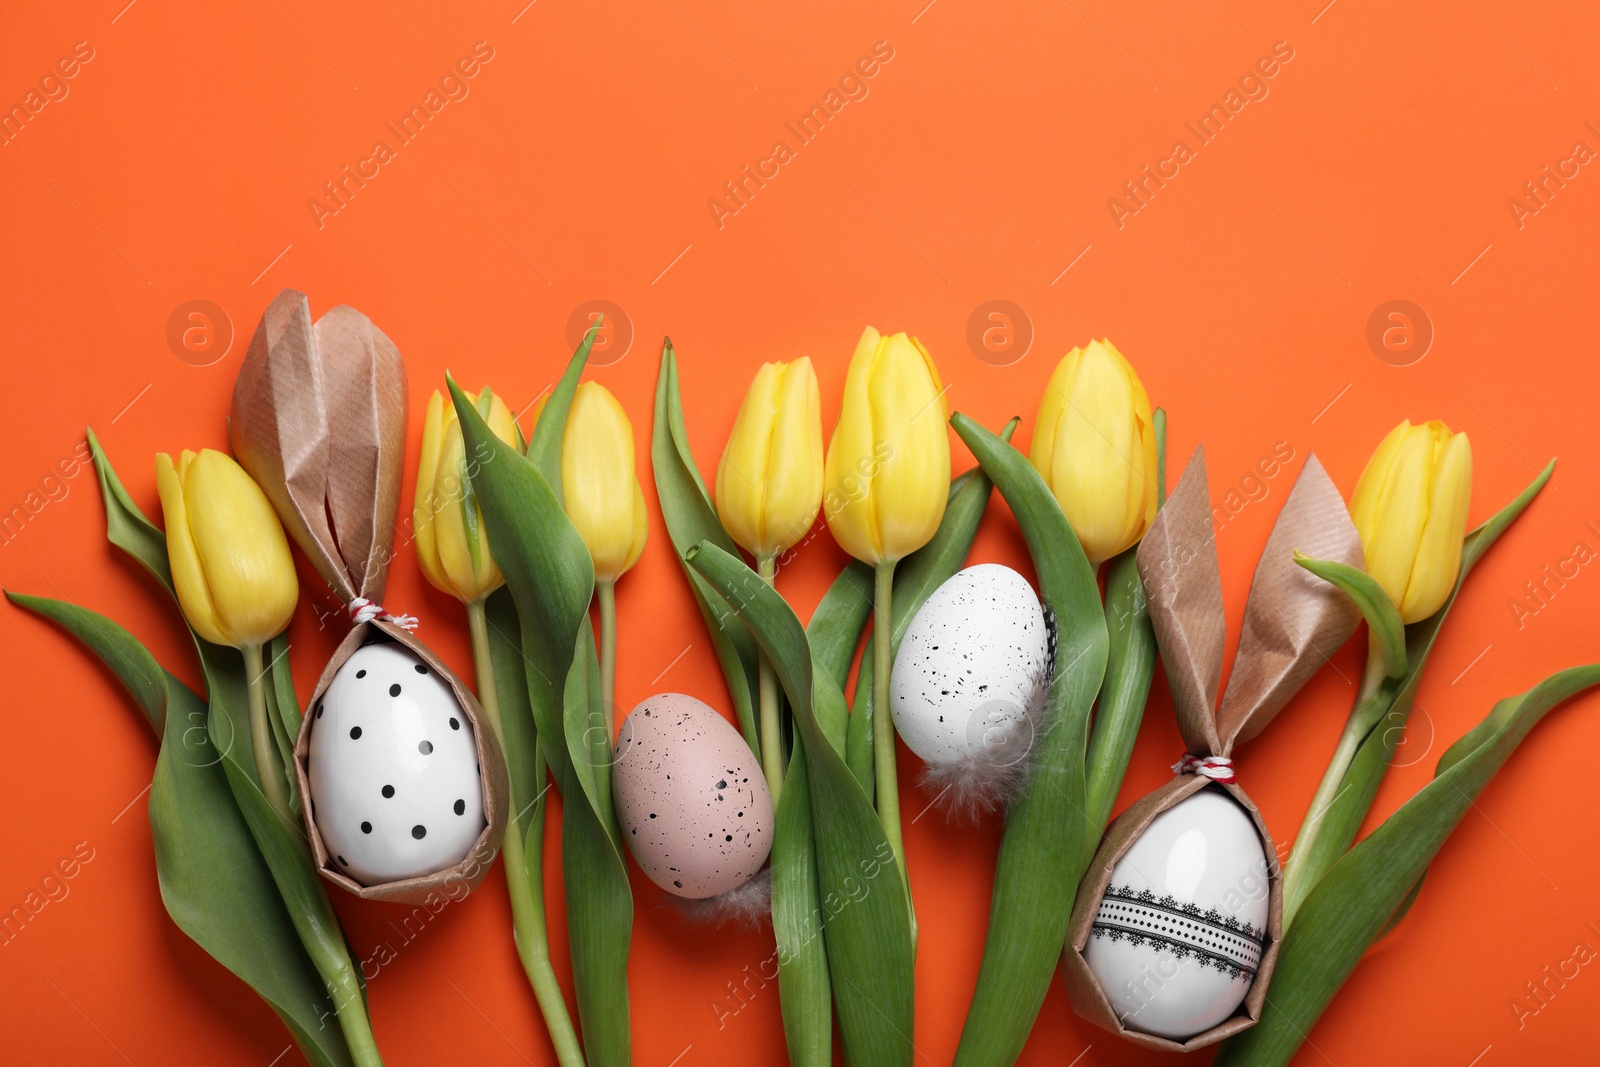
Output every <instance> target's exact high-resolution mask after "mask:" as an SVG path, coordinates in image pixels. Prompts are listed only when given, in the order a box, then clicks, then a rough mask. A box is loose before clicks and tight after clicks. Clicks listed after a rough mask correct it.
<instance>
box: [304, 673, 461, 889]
mask: <svg viewBox="0 0 1600 1067" xmlns="http://www.w3.org/2000/svg"><path fill="white" fill-rule="evenodd" d="M309 714H311V715H312V716H314V719H313V721H312V724H311V741H310V748H309V752H308V762H307V768H306V770H307V777H308V778H309V780H310V783H311V802H312V804H313V808H312V813H313V817H314V819H315V821H316V824H317V829H318V830H319V831H321V833H322V840H323V842H324V843H325V844H326V845H327V848H328V855H329V857H330V859H331V861H332V862H333V863H334V864H337V865H338V868H339V870H340V871H342V872H343V873H345V874H347V875H349V876H350V877H351V878H353V879H355V880H356V881H357V882H360V883H361V884H363V885H380V884H382V883H384V882H393V881H397V880H399V879H402V878H415V877H418V876H420V875H425V874H432V873H434V872H435V871H441V870H444V869H445V868H447V867H451V866H454V865H455V864H457V863H459V862H461V861H462V860H463V859H465V858H466V855H467V852H468V851H469V850H470V849H471V848H472V844H473V842H474V841H476V840H477V838H478V835H479V834H480V833H481V832H482V831H483V825H484V823H483V785H482V782H481V772H480V770H479V768H478V751H477V746H476V743H475V739H474V738H473V735H472V724H471V723H470V722H468V721H467V717H466V716H465V715H463V714H462V712H461V706H460V705H459V704H458V703H457V702H456V697H455V693H454V692H453V691H452V690H451V688H450V686H449V685H448V684H446V683H445V681H444V680H443V679H441V678H440V677H439V676H438V675H436V674H435V673H434V672H433V671H432V670H430V669H429V668H428V666H427V665H426V664H424V663H423V662H422V661H421V660H420V659H418V658H417V657H416V655H414V654H413V653H412V652H411V651H410V650H409V649H407V648H406V647H405V646H403V645H400V644H394V643H386V644H372V645H365V646H363V647H361V648H359V649H357V650H356V652H355V654H354V655H352V656H351V657H350V658H349V659H348V660H346V661H345V662H344V665H343V666H341V667H340V668H339V671H338V673H337V674H335V675H334V678H333V682H332V684H330V685H329V686H328V689H327V692H325V693H324V694H323V695H322V699H321V700H319V701H318V702H317V703H316V705H315V706H313V708H312V709H311V711H310V713H309Z"/></svg>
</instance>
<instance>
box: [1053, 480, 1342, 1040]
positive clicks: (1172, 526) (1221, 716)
mask: <svg viewBox="0 0 1600 1067" xmlns="http://www.w3.org/2000/svg"><path fill="white" fill-rule="evenodd" d="M1296 549H1299V550H1300V551H1302V552H1304V553H1305V554H1307V555H1309V556H1314V557H1316V558H1318V559H1331V560H1338V561H1340V562H1342V563H1348V564H1350V565H1351V566H1353V567H1360V566H1362V565H1363V557H1362V553H1361V539H1360V537H1359V535H1358V534H1357V533H1356V530H1355V526H1354V524H1353V523H1352V522H1351V521H1350V516H1349V513H1348V512H1347V511H1346V510H1345V506H1344V501H1343V499H1342V498H1341V497H1340V496H1339V491H1338V489H1337V488H1336V487H1335V486H1334V484H1333V482H1332V480H1331V479H1329V477H1328V475H1327V472H1326V471H1324V470H1323V469H1322V464H1321V463H1320V462H1318V461H1317V458H1316V456H1314V455H1313V456H1311V457H1310V458H1309V459H1308V460H1307V461H1306V465H1305V468H1304V469H1303V470H1302V471H1301V472H1300V476H1299V477H1298V478H1297V479H1296V480H1295V484H1294V488H1293V489H1292V490H1291V491H1290V493H1289V499H1288V500H1287V501H1285V503H1284V506H1283V510H1282V512H1281V513H1280V514H1279V516H1278V521H1277V523H1276V524H1275V525H1274V526H1273V529H1272V534H1271V536H1269V537H1268V539H1267V545H1266V548H1265V549H1264V550H1263V551H1262V554H1261V560H1260V562H1259V563H1258V564H1257V565H1256V573H1255V577H1254V579H1253V580H1252V581H1251V584H1250V594H1249V597H1248V598H1247V600H1246V602H1245V615H1244V623H1243V628H1242V630H1241V633H1240V637H1239V650H1238V652H1237V653H1236V654H1235V656H1234V663H1233V672H1232V674H1231V675H1230V676H1229V679H1228V688H1227V692H1226V693H1225V694H1224V696H1223V698H1222V705H1221V708H1220V710H1219V709H1218V708H1217V689H1218V686H1219V684H1220V680H1221V677H1222V657H1223V645H1224V643H1225V641H1226V639H1227V620H1226V618H1225V616H1224V614H1223V609H1222V574H1221V570H1220V568H1219V567H1218V564H1217V551H1216V538H1215V534H1214V532H1213V529H1212V525H1211V495H1210V492H1209V490H1208V488H1207V485H1206V470H1205V455H1204V451H1203V450H1202V449H1199V448H1197V449H1195V451H1194V455H1193V456H1192V457H1191V458H1190V460H1189V464H1188V466H1187V467H1186V468H1185V469H1184V472H1183V477H1182V478H1181V479H1180V480H1179V482H1178V485H1177V487H1176V488H1175V489H1174V490H1173V493H1172V496H1171V497H1170V498H1169V499H1168V500H1167V502H1166V504H1165V505H1164V506H1163V507H1162V509H1161V511H1160V512H1159V513H1158V514H1157V515H1156V519H1155V522H1154V523H1152V524H1151V527H1150V530H1149V532H1148V533H1146V534H1145V538H1144V542H1143V543H1142V544H1141V545H1140V546H1139V557H1138V559H1139V574H1140V577H1141V578H1142V579H1143V581H1144V585H1145V593H1146V596H1147V597H1148V599H1149V602H1150V620H1151V623H1152V626H1153V627H1154V629H1155V634H1156V643H1157V644H1158V645H1159V646H1160V648H1161V662H1162V665H1163V667H1164V668H1165V669H1166V674H1167V683H1168V686H1169V687H1170V689H1171V690H1172V702H1173V707H1174V709H1175V711H1176V712H1177V717H1178V728H1179V731H1180V732H1181V733H1182V734H1183V739H1184V743H1185V744H1186V745H1188V747H1189V751H1190V752H1191V753H1193V754H1194V755H1196V756H1208V755H1215V756H1228V755H1230V754H1231V752H1232V750H1233V747H1234V745H1235V744H1236V743H1238V742H1240V741H1246V740H1249V739H1250V738H1252V737H1254V736H1255V735H1256V734H1258V733H1260V732H1261V730H1262V728H1263V727H1265V726H1266V725H1267V723H1268V722H1270V721H1271V720H1272V718H1273V716H1275V715H1276V714H1277V713H1278V712H1279V711H1280V710H1282V708H1283V706H1284V705H1285V704H1287V703H1288V702H1289V699H1290V698H1291V697H1292V696H1294V694H1295V693H1296V692H1298V691H1299V689H1300V687H1301V686H1303V685H1305V683H1306V682H1307V681H1308V680H1309V679H1310V678H1311V675H1312V674H1314V673H1315V672H1316V670H1317V668H1319V667H1321V666H1322V664H1323V663H1325V662H1327V659H1328V657H1330V656H1332V655H1333V653H1334V651H1335V650H1336V649H1338V647H1339V646H1340V645H1342V644H1343V643H1344V642H1345V641H1346V640H1347V639H1348V638H1349V637H1350V635H1351V634H1352V633H1354V632H1355V628H1356V624H1357V623H1358V622H1359V621H1360V615H1359V612H1358V611H1357V609H1356V607H1355V605H1354V604H1353V603H1352V602H1351V601H1350V599H1349V597H1347V596H1345V595H1344V594H1343V593H1342V592H1340V591H1338V590H1337V589H1336V588H1334V587H1333V586H1332V585H1329V584H1328V583H1326V582H1324V581H1322V580H1321V579H1319V578H1316V577H1315V576H1314V575H1312V574H1311V573H1310V572H1309V571H1306V570H1305V569H1304V568H1302V567H1300V566H1298V565H1297V564H1295V562H1294V552H1295V550H1296ZM1213 784H1215V785H1216V787H1217V788H1220V789H1224V790H1226V791H1227V792H1228V794H1229V795H1230V796H1232V797H1233V799H1234V800H1236V801H1237V802H1238V803H1239V804H1240V805H1241V806H1242V807H1243V808H1244V809H1245V810H1246V811H1247V812H1249V813H1250V817H1251V819H1252V820H1253V821H1254V822H1255V824H1256V830H1257V832H1258V833H1260V835H1261V842H1262V845H1263V848H1264V850H1265V852H1266V856H1267V879H1268V885H1269V897H1268V903H1267V944H1266V946H1265V947H1264V948H1263V950H1262V953H1261V962H1260V964H1259V965H1258V966H1257V968H1256V977H1255V981H1254V982H1252V983H1251V986H1250V991H1249V992H1248V993H1247V994H1245V999H1244V1002H1243V1003H1242V1004H1241V1005H1240V1006H1239V1010H1238V1011H1237V1012H1236V1013H1235V1014H1234V1015H1233V1016H1232V1017H1231V1018H1228V1019H1225V1020H1223V1021H1222V1022H1221V1023H1218V1024H1217V1025H1216V1026H1214V1027H1212V1028H1211V1029H1209V1030H1207V1031H1205V1032H1204V1033H1200V1034H1196V1035H1194V1036H1193V1037H1190V1038H1189V1039H1188V1040H1186V1041H1172V1040H1169V1039H1167V1038H1164V1037H1156V1036H1154V1035H1152V1034H1145V1033H1141V1032H1139V1031H1137V1030H1130V1029H1127V1028H1125V1027H1124V1026H1123V1025H1122V1020H1121V1019H1119V1018H1118V1017H1117V1014H1116V1011H1115V1010H1114V1009H1113V1008H1112V1006H1111V1002H1110V1001H1109V1000H1108V999H1107V997H1106V995H1105V993H1104V992H1103V991H1102V990H1101V988H1100V983H1099V981H1098V980H1097V979H1096V978H1095V975H1094V972H1093V971H1091V970H1090V969H1089V964H1088V961H1087V960H1086V959H1085V958H1084V955H1083V952H1084V948H1085V946H1086V945H1087V944H1088V942H1089V937H1090V935H1091V931H1092V929H1093V927H1094V920H1095V916H1096V914H1097V913H1098V912H1099V910H1100V900H1101V897H1102V896H1104V894H1105V891H1106V887H1107V886H1108V885H1109V884H1110V882H1111V872H1112V870H1113V869H1114V868H1115V867H1116V864H1117V861H1118V860H1120V859H1121V858H1122V856H1123V854H1124V853H1126V852H1127V851H1128V849H1129V848H1130V847H1132V845H1133V843H1134V842H1135V841H1136V840H1138V838H1139V836H1140V835H1141V834H1143V833H1144V831H1145V829H1146V827H1148V826H1149V825H1150V823H1151V821H1152V820H1154V819H1155V817H1156V816H1157V815H1160V814H1161V813H1162V812H1164V811H1166V810H1168V809H1169V808H1172V807H1173V806H1175V805H1177V804H1178V803H1179V802H1181V801H1183V800H1185V799H1187V798H1188V797H1190V796H1192V795H1193V794H1195V793H1197V792H1199V791H1200V790H1201V789H1204V788H1206V787H1207V786H1208V785H1213ZM1282 922H1283V887H1282V877H1281V871H1280V869H1279V866H1278V860H1277V852H1276V849H1275V848H1274V847H1273V843H1272V834H1271V833H1270V832H1269V831H1268V829H1267V826H1266V823H1265V822H1263V821H1262V818H1261V813H1260V812H1259V811H1257V810H1256V806H1255V804H1254V803H1252V802H1251V800H1250V798H1249V796H1247V795H1246V794H1245V791H1244V790H1243V789H1242V788H1240V787H1239V786H1238V785H1237V784H1229V785H1222V784H1220V783H1212V782H1211V781H1210V780H1209V779H1207V778H1205V777H1202V776H1200V775H1195V774H1183V775H1179V776H1177V777H1175V778H1173V779H1172V780H1171V781H1170V782H1168V783H1167V784H1166V785H1163V786H1162V787H1161V788H1159V789H1157V790H1156V791H1155V792H1153V793H1150V794H1148V795H1146V796H1145V797H1143V798H1142V799H1141V800H1139V801H1138V802H1136V803H1135V804H1133V805H1132V806H1131V807H1129V808H1128V810H1127V811H1125V812H1123V813H1122V814H1121V815H1120V816H1118V817H1117V819H1116V821H1115V822H1113V823H1112V824H1111V826H1110V828H1109V829H1108V830H1107V831H1106V836H1105V839H1104V840H1103V841H1102V842H1101V843H1100V848H1099V850H1098V851H1096V853H1095V856H1094V859H1093V860H1092V861H1091V862H1090V864H1089V869H1088V870H1087V871H1085V872H1084V876H1083V881H1082V882H1081V883H1080V884H1079V886H1078V896H1077V900H1076V902H1075V904H1074V906H1073V909H1072V918H1071V920H1070V922H1069V924H1068V928H1067V943H1066V948H1065V950H1064V951H1063V953H1062V959H1061V964H1062V970H1063V971H1064V972H1065V979H1066V984H1067V995H1068V997H1069V998H1070V1000H1071V1002H1072V1008H1073V1010H1074V1011H1076V1012H1077V1013H1078V1014H1079V1015H1081V1016H1083V1017H1084V1018H1085V1019H1088V1020H1089V1021H1090V1022H1093V1023H1095V1024H1096V1025H1098V1026H1101V1027H1104V1028H1105V1029H1107V1030H1110V1031H1111V1032H1113V1033H1117V1034H1121V1035H1122V1036H1123V1037H1125V1038H1127V1039H1128V1040H1129V1041H1132V1042H1134V1043H1135V1044H1139V1045H1143V1046H1145V1047H1147V1048H1158V1049H1165V1050H1167V1051H1170V1052H1189V1051H1192V1050H1194V1049H1197V1048H1204V1047H1205V1046H1207V1045H1213V1044H1216V1043H1217V1042H1218V1041H1221V1040H1222V1039H1223V1038H1225V1037H1229V1036H1230V1035H1232V1034H1236V1033H1238V1032H1239V1031H1240V1030H1244V1029H1247V1028H1249V1027H1251V1026H1254V1025H1255V1024H1256V1022H1257V1020H1259V1019H1260V1017H1261V1005H1262V1004H1263V1003H1264V1002H1265V1000H1266V996H1267V986H1268V983H1269V982H1270V981H1271V978H1272V970H1273V967H1274V965H1275V964H1276V963H1277V959H1278V940H1279V937H1280V936H1281V933H1282Z"/></svg>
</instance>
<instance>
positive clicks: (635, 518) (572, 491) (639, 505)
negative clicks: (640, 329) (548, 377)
mask: <svg viewBox="0 0 1600 1067" xmlns="http://www.w3.org/2000/svg"><path fill="white" fill-rule="evenodd" d="M561 495H562V498H563V504H564V505H565V507H566V510H567V518H568V519H570V520H572V525H573V526H575V527H577V530H578V535H579V536H580V537H582V538H583V543H584V544H585V545H587V546H588V547H589V555H590V556H591V557H592V558H593V559H594V573H595V578H596V580H597V581H599V582H601V583H606V582H613V581H615V580H616V579H617V577H618V576H619V575H621V574H622V573H623V572H624V571H626V570H627V569H628V568H630V567H632V566H633V565H634V564H635V563H637V562H639V556H640V555H641V554H642V553H643V552H644V541H645V534H646V532H647V531H648V529H649V517H648V515H647V513H646V512H645V507H644V490H643V489H642V488H641V487H640V485H639V478H638V476H637V475H636V474H635V473H634V467H633V426H632V424H630V423H629V422H628V415H627V412H625V411H623V410H622V405H621V404H619V403H617V398H616V397H614V396H612V395H611V392H610V390H608V389H607V388H606V387H605V386H603V385H601V384H600V383H599V382H584V383H583V384H581V385H579V386H578V390H577V392H576V393H575V394H573V397H572V408H571V410H570V411H568V413H567V428H566V432H565V434H564V435H563V436H562V439H561Z"/></svg>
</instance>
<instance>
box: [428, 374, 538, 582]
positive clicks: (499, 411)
mask: <svg viewBox="0 0 1600 1067" xmlns="http://www.w3.org/2000/svg"><path fill="white" fill-rule="evenodd" d="M467 397H468V398H469V399H470V400H472V402H473V404H474V405H475V406H476V407H477V409H478V413H479V414H480V415H482V416H483V417H484V421H485V422H487V423H488V424H489V429H490V430H492V431H494V435H495V436H496V437H498V438H500V440H502V441H504V442H505V443H506V444H508V445H512V446H513V447H516V448H520V447H521V445H522V434H521V432H520V431H519V430H518V428H517V420H516V418H515V417H514V416H513V415H512V414H511V409H510V408H508V407H506V403H505V401H504V400H501V399H500V397H498V396H497V395H495V393H494V392H493V390H490V389H488V388H485V389H484V390H483V392H481V393H479V394H477V395H473V394H472V393H468V394H467ZM411 518H412V525H413V527H414V529H415V532H416V541H417V563H418V564H420V565H421V567H422V573H423V576H424V577H426V578H427V579H428V581H429V583H431V584H432V585H433V586H434V588H436V589H438V590H440V591H441V592H445V593H449V594H450V595H451V596H454V597H459V598H460V599H461V600H463V601H466V602H468V603H471V602H472V601H474V600H478V599H480V598H482V597H485V596H488V595H489V594H490V593H492V592H494V591H495V590H496V589H498V588H500V585H501V583H502V582H503V581H504V579H502V578H501V577H500V568H499V567H497V566H496V565H495V562H494V555H493V554H492V553H491V552H490V551H489V532H488V530H487V529H485V527H484V524H483V511H482V510H481V509H480V508H479V507H478V501H477V498H476V496H475V495H474V494H473V492H472V481H471V479H470V478H469V477H468V476H467V451H466V445H465V442H464V441H463V439H462V436H461V423H460V422H459V421H458V420H457V418H456V408H455V405H454V404H451V403H449V402H448V401H446V400H445V398H444V397H443V396H442V395H441V394H440V393H439V392H438V391H437V390H436V391H435V392H434V394H433V396H432V397H430V398H429V399H428V414H427V418H426V419H425V420H424V422H423V424H422V459H421V460H420V461H419V462H418V464H417V495H416V501H415V503H414V505H413V507H412V511H411Z"/></svg>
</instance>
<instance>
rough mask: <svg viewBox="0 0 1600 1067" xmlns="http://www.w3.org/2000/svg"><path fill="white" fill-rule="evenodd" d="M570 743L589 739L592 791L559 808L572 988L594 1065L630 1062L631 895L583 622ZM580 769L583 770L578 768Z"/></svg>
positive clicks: (593, 659) (619, 1066) (571, 681)
mask: <svg viewBox="0 0 1600 1067" xmlns="http://www.w3.org/2000/svg"><path fill="white" fill-rule="evenodd" d="M566 700H567V714H566V722H567V738H568V748H569V749H570V751H571V752H572V755H573V758H574V759H575V760H576V759H578V758H579V753H580V752H582V751H584V750H583V748H582V747H581V746H583V745H584V744H585V742H587V744H588V745H589V746H590V747H589V748H588V753H589V758H590V760H591V761H598V762H592V763H591V765H590V766H589V767H588V768H587V769H588V770H589V771H591V772H593V773H591V774H590V775H582V774H580V775H579V777H580V779H586V780H587V781H589V782H592V783H593V788H594V792H593V793H588V794H587V797H588V800H589V803H584V802H583V800H584V799H585V797H584V795H582V794H579V793H577V792H573V793H571V794H568V795H566V796H564V797H563V802H562V805H561V860H562V864H561V865H562V874H563V877H564V879H565V881H566V887H567V933H568V940H569V947H570V951H571V954H572V984H573V986H574V988H575V989H576V990H577V994H578V1019H579V1021H580V1023H581V1024H582V1026H583V1044H584V1053H585V1057H586V1059H587V1061H588V1062H589V1063H590V1064H593V1065H594V1067H626V1065H627V1064H630V1063H631V1062H632V1060H631V1051H630V1043H631V1038H630V1036H629V1029H628V943H629V938H630V936H631V935H632V932H633V891H632V889H631V888H630V887H629V885H628V871H627V867H626V866H625V864H624V861H623V858H622V852H621V843H620V842H619V841H618V839H617V829H616V816H615V814H614V811H613V807H612V803H613V802H612V799H611V779H610V770H611V748H610V744H609V739H608V738H607V737H606V730H605V713H604V710H603V707H602V705H601V701H600V659H599V656H598V654H597V653H596V651H595V644H594V632H593V630H591V629H590V627H589V624H588V618H587V617H585V619H584V625H583V627H582V628H581V630H580V632H579V636H578V649H577V656H576V660H575V662H574V663H573V669H572V672H571V673H570V674H569V675H568V678H567V688H566ZM580 769H583V768H580Z"/></svg>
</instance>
